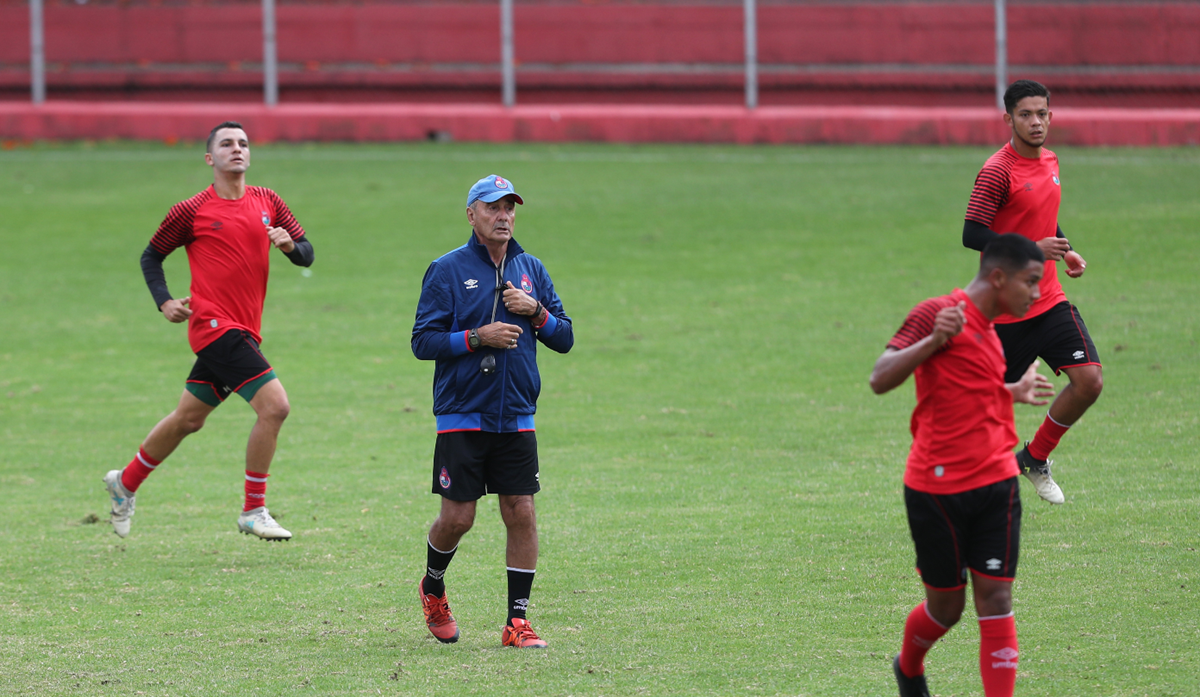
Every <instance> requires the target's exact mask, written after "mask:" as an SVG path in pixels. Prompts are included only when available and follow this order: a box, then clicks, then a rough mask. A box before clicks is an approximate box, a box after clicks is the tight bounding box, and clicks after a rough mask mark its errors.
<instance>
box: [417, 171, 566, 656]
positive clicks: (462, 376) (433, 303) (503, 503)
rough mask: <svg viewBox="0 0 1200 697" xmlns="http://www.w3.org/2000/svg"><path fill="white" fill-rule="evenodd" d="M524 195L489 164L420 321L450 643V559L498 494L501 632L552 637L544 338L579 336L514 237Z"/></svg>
mask: <svg viewBox="0 0 1200 697" xmlns="http://www.w3.org/2000/svg"><path fill="white" fill-rule="evenodd" d="M517 204H524V201H523V200H522V199H521V196H520V195H519V194H517V192H516V190H515V189H514V188H513V184H512V182H510V181H508V180H506V179H504V178H503V177H498V176H496V175H494V174H491V175H488V176H486V177H484V178H483V179H480V180H479V181H478V182H476V183H475V185H474V186H472V187H471V190H470V191H469V192H468V194H467V222H469V223H470V224H471V229H472V234H471V236H470V237H469V238H468V239H467V243H466V244H465V245H463V246H462V247H459V248H458V249H456V250H454V251H452V252H450V253H449V254H446V255H445V256H443V257H441V258H440V259H438V260H436V261H434V262H433V263H432V264H430V265H429V269H428V270H427V271H426V272H425V280H424V281H423V282H422V284H421V299H420V301H419V302H418V304H417V317H416V322H415V323H414V324H413V333H412V350H413V354H414V355H416V357H417V358H419V359H421V360H433V361H437V365H436V367H435V369H434V377H433V413H434V415H435V416H436V417H437V444H436V446H435V448H434V454H433V493H435V494H440V495H441V497H442V502H441V511H440V512H439V513H438V517H437V519H436V520H435V521H434V522H433V526H432V527H431V528H430V530H429V539H428V542H427V550H426V552H427V563H426V572H425V576H424V577H423V578H422V579H421V581H420V583H419V584H418V591H419V594H420V597H421V604H422V606H423V607H424V610H425V622H426V624H427V625H428V627H429V631H430V632H432V633H433V635H434V636H435V637H437V639H438V641H441V642H444V643H451V642H454V641H457V640H458V623H457V622H456V621H455V620H454V616H453V615H452V614H451V613H450V606H449V604H448V603H447V601H446V585H445V578H444V576H445V573H446V568H447V567H448V566H449V565H450V560H451V559H452V558H453V557H454V553H455V551H456V550H457V549H458V542H459V540H460V539H462V537H463V535H464V534H466V532H467V531H468V530H470V529H471V526H472V525H473V524H474V522H475V502H476V501H477V500H478V499H479V498H480V497H481V496H483V495H485V494H496V495H498V496H499V503H500V516H501V517H502V519H503V520H504V525H505V527H506V528H507V532H508V546H507V549H506V553H505V554H506V560H507V565H508V622H507V624H506V625H505V626H504V629H503V631H502V632H501V643H502V644H503V645H504V646H516V647H520V648H542V647H545V646H546V642H545V641H543V640H542V639H540V638H539V637H538V635H537V634H536V633H535V632H534V631H533V628H532V627H531V626H530V625H529V621H528V619H527V618H526V610H527V608H528V606H529V593H530V590H531V589H532V587H533V576H534V572H535V570H536V565H537V556H538V537H537V524H536V521H535V517H534V505H533V495H534V494H536V493H537V492H538V491H539V490H540V488H541V486H540V484H539V482H538V455H537V438H536V436H535V435H534V424H533V415H534V412H535V411H536V409H537V398H538V393H539V391H540V389H541V378H540V377H539V375H538V369H537V345H538V342H541V343H542V344H545V345H546V347H547V348H549V349H551V350H553V351H557V352H559V353H566V352H567V351H570V350H571V346H572V345H574V343H575V337H574V333H573V330H572V327H571V319H570V318H569V317H567V315H566V314H565V313H564V312H563V306H562V302H560V301H559V299H558V295H557V294H556V293H555V292H554V284H553V283H552V282H551V281H550V275H549V274H548V273H547V272H546V267H544V266H542V262H541V261H539V260H538V259H536V258H535V257H533V256H531V255H529V254H526V253H525V250H524V249H522V248H521V245H519V244H517V241H516V240H515V239H513V223H514V218H515V216H516V212H517V209H516V207H517Z"/></svg>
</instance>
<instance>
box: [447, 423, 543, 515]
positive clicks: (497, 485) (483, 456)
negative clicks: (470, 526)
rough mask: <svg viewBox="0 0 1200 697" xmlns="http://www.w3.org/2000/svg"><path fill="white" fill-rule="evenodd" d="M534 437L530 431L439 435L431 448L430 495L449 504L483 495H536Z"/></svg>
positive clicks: (471, 432) (536, 456) (536, 476)
mask: <svg viewBox="0 0 1200 697" xmlns="http://www.w3.org/2000/svg"><path fill="white" fill-rule="evenodd" d="M541 488H542V486H541V484H540V483H539V481H538V455H537V436H536V435H534V432H533V431H521V432H519V433H488V432H486V431H449V432H447V433H439V434H438V437H437V445H436V446H435V447H434V449H433V493H435V494H441V495H442V496H445V497H446V498H448V499H450V500H451V501H475V500H476V499H478V498H480V497H481V496H483V495H485V494H504V495H507V496H520V495H524V494H536V493H537V492H538V491H540V490H541Z"/></svg>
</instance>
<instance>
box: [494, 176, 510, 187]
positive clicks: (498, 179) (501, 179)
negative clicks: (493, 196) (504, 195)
mask: <svg viewBox="0 0 1200 697" xmlns="http://www.w3.org/2000/svg"><path fill="white" fill-rule="evenodd" d="M496 188H497V189H507V188H508V182H506V181H504V177H496Z"/></svg>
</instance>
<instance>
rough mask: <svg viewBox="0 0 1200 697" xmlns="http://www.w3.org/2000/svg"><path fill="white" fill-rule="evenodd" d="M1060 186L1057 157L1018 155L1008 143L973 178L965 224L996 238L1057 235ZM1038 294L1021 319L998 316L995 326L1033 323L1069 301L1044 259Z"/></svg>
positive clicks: (1052, 264)
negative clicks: (969, 222) (985, 229)
mask: <svg viewBox="0 0 1200 697" xmlns="http://www.w3.org/2000/svg"><path fill="white" fill-rule="evenodd" d="M1061 199H1062V188H1061V186H1060V184H1059V178H1058V156H1057V155H1055V154H1054V153H1053V152H1051V151H1049V150H1047V149H1046V148H1042V155H1041V157H1040V158H1038V159H1030V158H1027V157H1021V155H1019V154H1018V153H1017V151H1016V150H1014V149H1013V146H1012V143H1005V144H1004V147H1002V148H1000V150H999V151H998V152H997V153H996V154H995V155H992V156H991V157H990V158H988V161H987V162H986V163H984V165H983V169H981V170H980V171H979V175H978V176H976V177H975V188H974V190H972V191H971V201H970V203H968V204H967V216H966V217H967V220H973V221H975V222H977V223H979V224H981V225H986V226H987V227H988V228H989V229H991V230H992V231H993V232H998V233H1000V234H1005V233H1010V232H1015V233H1018V234H1021V235H1024V236H1025V237H1028V238H1029V239H1031V240H1033V241H1034V242H1037V241H1038V240H1040V239H1044V238H1046V237H1054V236H1055V235H1056V234H1057V232H1058V206H1059V203H1060V201H1061ZM1039 287H1040V289H1041V292H1042V296H1041V297H1040V298H1038V300H1037V301H1036V302H1035V303H1034V304H1033V306H1032V307H1030V308H1029V312H1027V313H1026V314H1025V316H1024V317H1021V318H1017V317H1013V316H1012V315H1001V316H999V317H997V318H996V323H997V324H1008V323H1011V322H1019V321H1021V320H1026V319H1032V318H1033V317H1037V316H1038V315H1040V314H1042V313H1043V312H1046V311H1047V310H1049V309H1050V308H1052V307H1054V306H1055V305H1057V304H1058V303H1060V302H1062V301H1064V300H1066V299H1067V296H1066V294H1065V293H1063V289H1062V284H1061V283H1060V282H1059V280H1058V268H1057V262H1054V261H1050V260H1047V261H1046V269H1045V272H1044V273H1043V274H1042V282H1041V284H1040V286H1039Z"/></svg>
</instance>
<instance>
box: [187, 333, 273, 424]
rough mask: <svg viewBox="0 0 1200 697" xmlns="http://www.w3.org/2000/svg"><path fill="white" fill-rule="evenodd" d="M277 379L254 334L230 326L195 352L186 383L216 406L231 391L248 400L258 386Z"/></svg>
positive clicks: (198, 394)
mask: <svg viewBox="0 0 1200 697" xmlns="http://www.w3.org/2000/svg"><path fill="white" fill-rule="evenodd" d="M274 379H275V371H274V370H272V369H271V364H270V363H268V362H267V358H266V356H264V355H263V354H262V351H260V350H258V342H256V341H255V340H254V337H252V336H250V333H249V332H246V331H244V330H241V329H230V330H229V331H227V332H225V333H224V334H222V335H221V336H220V337H219V338H218V339H217V340H216V341H214V342H212V343H211V344H209V345H208V346H205V347H204V348H202V349H200V351H199V352H198V353H197V354H196V364H195V365H193V366H192V373H191V374H190V375H188V379H187V385H186V387H187V391H188V392H191V393H192V395H194V396H195V397H196V399H199V400H200V401H201V402H204V403H205V404H207V405H209V406H211V407H217V406H220V405H221V402H224V401H225V398H226V397H228V396H229V394H230V393H231V392H236V393H237V394H238V395H240V396H241V397H242V399H245V400H246V401H247V402H249V401H250V400H252V399H254V395H256V394H258V390H259V388H261V387H262V386H263V385H265V384H267V383H268V382H270V381H272V380H274Z"/></svg>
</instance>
